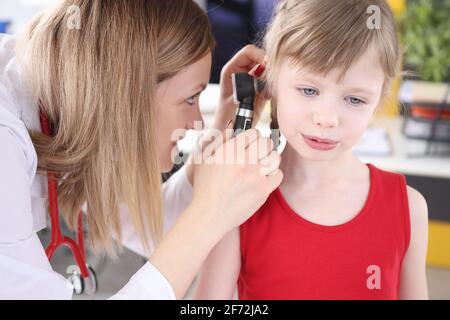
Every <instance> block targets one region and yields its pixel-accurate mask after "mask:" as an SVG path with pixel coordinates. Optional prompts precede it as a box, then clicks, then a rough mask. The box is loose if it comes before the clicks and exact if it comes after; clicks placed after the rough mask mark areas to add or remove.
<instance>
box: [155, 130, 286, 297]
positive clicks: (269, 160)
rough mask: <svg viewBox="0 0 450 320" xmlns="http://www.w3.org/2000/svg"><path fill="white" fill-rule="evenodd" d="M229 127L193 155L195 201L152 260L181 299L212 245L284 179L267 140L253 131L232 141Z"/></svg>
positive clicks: (277, 157)
mask: <svg viewBox="0 0 450 320" xmlns="http://www.w3.org/2000/svg"><path fill="white" fill-rule="evenodd" d="M228 128H229V130H227V131H226V132H225V133H221V131H219V130H212V131H216V132H218V135H217V136H216V137H217V140H214V141H212V142H210V143H205V144H203V143H200V144H199V147H198V148H197V150H195V151H194V152H195V155H194V156H193V157H192V158H191V159H192V160H193V161H194V163H193V164H191V166H193V167H195V170H194V171H193V172H195V174H194V179H193V181H194V197H193V200H192V202H191V204H190V205H189V207H188V208H187V209H186V210H185V211H184V212H183V214H182V215H181V216H180V218H179V219H178V221H177V223H176V224H175V226H173V227H172V229H171V230H170V232H169V233H168V235H167V236H166V237H165V238H164V239H163V240H162V242H161V243H160V244H159V245H158V247H157V248H156V249H155V251H154V252H153V254H152V256H151V257H150V262H151V263H152V264H153V266H154V267H155V268H156V269H157V270H159V271H160V272H161V273H162V274H163V275H164V276H165V279H167V281H168V282H169V283H170V284H171V286H172V288H173V291H174V293H175V296H176V298H179V299H181V298H183V297H184V295H185V293H186V291H187V290H188V288H189V286H190V285H191V283H192V280H193V279H194V277H195V276H196V275H197V274H198V272H199V270H200V268H201V266H202V264H203V262H204V261H205V259H206V258H207V256H208V255H209V253H210V252H211V250H212V249H213V248H214V247H215V246H216V244H217V243H218V242H219V241H220V240H221V239H222V238H223V237H224V236H225V235H226V234H227V233H228V232H230V231H231V230H232V229H234V228H236V227H238V226H240V225H241V224H242V223H244V222H245V221H247V220H248V219H249V218H250V217H251V216H252V215H253V214H254V213H255V212H256V211H257V210H258V209H259V208H260V207H261V206H262V205H263V204H264V203H265V201H266V200H267V198H268V196H269V195H270V194H271V193H272V192H273V190H275V189H276V188H277V187H278V186H279V185H280V183H281V181H282V179H283V174H282V173H281V171H280V170H279V169H278V167H279V164H280V156H279V154H278V153H277V152H273V151H272V147H273V144H272V141H271V140H270V139H268V138H263V137H262V136H261V134H260V133H259V132H258V131H257V130H254V129H252V130H249V131H246V132H244V133H242V134H240V135H238V136H237V137H235V138H233V137H232V135H233V130H232V128H233V125H232V123H231V125H230V126H229V127H228ZM239 158H240V159H239ZM221 159H222V161H221Z"/></svg>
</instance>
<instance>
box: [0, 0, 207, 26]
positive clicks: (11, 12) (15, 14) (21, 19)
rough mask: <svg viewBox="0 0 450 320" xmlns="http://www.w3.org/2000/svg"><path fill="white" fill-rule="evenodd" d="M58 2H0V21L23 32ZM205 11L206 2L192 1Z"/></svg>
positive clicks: (14, 0) (54, 0) (9, 0)
mask: <svg viewBox="0 0 450 320" xmlns="http://www.w3.org/2000/svg"><path fill="white" fill-rule="evenodd" d="M58 1H60V0H0V20H7V21H11V27H10V29H9V32H10V33H14V34H18V33H20V32H22V31H23V30H25V28H26V26H27V25H28V23H29V22H30V21H31V19H32V18H33V17H34V16H35V15H36V14H38V13H39V12H40V11H42V10H43V9H45V8H46V7H48V6H50V5H53V4H55V3H56V2H58ZM194 1H195V2H197V3H198V4H200V6H201V7H202V8H205V9H206V1H207V0H194Z"/></svg>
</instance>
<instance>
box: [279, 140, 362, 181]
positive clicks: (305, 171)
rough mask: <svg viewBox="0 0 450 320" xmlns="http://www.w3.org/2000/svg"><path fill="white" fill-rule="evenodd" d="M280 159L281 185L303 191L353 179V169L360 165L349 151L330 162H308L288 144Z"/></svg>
mask: <svg viewBox="0 0 450 320" xmlns="http://www.w3.org/2000/svg"><path fill="white" fill-rule="evenodd" d="M281 158H282V160H281V164H280V168H281V170H282V171H283V173H284V180H283V183H282V185H283V186H285V187H287V186H295V187H296V188H298V187H301V188H305V189H321V188H326V187H330V186H332V185H336V184H340V183H342V182H345V181H348V180H349V178H350V179H352V178H354V176H355V169H357V168H358V167H360V165H361V164H362V163H361V162H360V161H359V160H358V159H357V158H356V157H355V156H354V155H353V154H352V152H351V151H349V152H347V153H343V154H341V155H339V156H338V157H336V158H333V159H332V160H324V161H318V160H316V161H312V160H308V159H305V158H302V157H301V156H300V155H299V154H298V153H297V151H295V150H294V149H293V148H292V147H291V146H290V145H289V144H287V145H286V149H285V150H284V152H283V155H282V157H281Z"/></svg>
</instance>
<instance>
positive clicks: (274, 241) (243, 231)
mask: <svg viewBox="0 0 450 320" xmlns="http://www.w3.org/2000/svg"><path fill="white" fill-rule="evenodd" d="M369 7H370V8H369ZM372 14H374V15H372ZM372 18H374V19H379V21H378V22H379V26H380V27H379V28H376V27H373V26H372V25H371V23H370V22H374V20H371V19H372ZM376 22H377V21H375V24H376ZM265 46H266V50H267V55H268V57H267V58H268V72H267V79H268V84H269V88H270V89H269V90H270V92H271V94H272V97H273V109H274V110H273V113H272V128H277V127H278V125H279V128H280V129H281V132H282V133H283V135H284V136H285V137H286V140H287V145H286V148H285V150H284V152H283V154H282V163H281V169H282V171H283V173H284V177H285V178H284V180H283V182H282V184H281V185H280V187H279V188H278V189H277V190H275V191H274V192H273V193H272V194H271V196H270V197H269V199H268V200H267V202H266V203H265V204H264V205H263V206H262V207H261V208H260V209H259V210H258V211H257V213H256V214H255V215H254V216H253V217H251V218H250V219H249V220H248V221H247V222H246V223H245V224H244V225H242V226H241V228H240V229H239V230H238V229H236V230H234V231H232V232H231V233H229V234H228V235H227V236H226V237H225V238H224V239H223V240H222V241H221V242H220V243H219V244H218V245H217V246H216V247H215V249H214V251H212V252H211V254H210V255H209V257H208V259H207V260H206V262H205V264H204V267H203V270H202V272H201V274H200V277H199V283H198V288H197V292H196V298H199V299H230V298H232V297H233V294H234V292H235V288H236V285H237V289H238V296H239V299H250V300H259V299H427V298H428V292H427V283H426V276H425V257H426V248H427V204H426V201H425V199H424V198H423V197H422V195H421V194H420V193H419V192H417V191H416V190H414V189H413V188H411V187H409V186H407V185H406V181H405V178H404V176H402V175H400V174H396V173H391V172H386V171H383V170H381V169H378V168H377V167H375V166H374V165H371V164H367V165H366V164H364V163H362V162H361V161H360V160H359V159H358V158H356V157H355V156H354V155H353V154H352V147H353V146H355V145H356V144H357V142H358V140H359V139H360V138H361V136H362V134H363V132H364V130H365V129H366V128H367V126H368V125H369V122H370V120H371V117H372V116H373V115H374V113H375V112H376V111H377V109H378V108H379V107H380V106H381V105H382V104H383V102H384V100H385V97H386V96H387V94H388V89H389V88H390V84H391V81H392V79H393V78H395V77H396V76H397V75H398V74H399V72H400V63H401V53H400V49H399V44H398V41H397V37H396V30H395V21H394V19H393V16H392V13H391V11H390V9H389V7H388V5H387V4H386V2H385V1H383V0H370V1H369V0H367V1H366V0H360V1H353V0H341V1H333V0H322V1H317V0H291V1H281V2H280V4H279V5H278V7H277V12H276V15H275V17H274V19H273V21H272V23H271V25H270V27H269V30H268V32H267V34H266V38H265ZM255 188H258V186H255Z"/></svg>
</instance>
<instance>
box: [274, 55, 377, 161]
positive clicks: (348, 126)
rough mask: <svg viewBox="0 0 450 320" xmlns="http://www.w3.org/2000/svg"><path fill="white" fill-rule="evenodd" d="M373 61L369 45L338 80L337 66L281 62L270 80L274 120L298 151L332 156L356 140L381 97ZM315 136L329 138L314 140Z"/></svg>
mask: <svg viewBox="0 0 450 320" xmlns="http://www.w3.org/2000/svg"><path fill="white" fill-rule="evenodd" d="M377 61H378V60H377V59H376V57H375V55H374V54H373V53H372V52H371V51H370V50H368V51H367V52H366V53H365V54H364V55H363V56H362V57H361V58H360V59H359V60H358V61H356V62H355V63H354V64H352V66H351V67H350V69H349V70H348V72H347V73H346V75H345V77H344V78H343V79H342V81H340V82H339V81H338V78H339V75H340V72H339V71H340V70H337V69H335V70H332V71H331V72H330V73H329V74H327V75H326V76H321V75H318V74H316V73H312V72H309V71H308V70H307V69H306V68H303V67H302V66H300V67H298V66H294V65H293V64H292V61H291V60H289V59H285V61H283V62H282V64H281V66H280V70H279V73H278V76H277V81H276V86H275V96H276V98H277V108H278V123H279V125H280V129H281V131H282V133H283V135H284V136H285V137H286V139H287V142H288V144H289V145H290V146H291V147H292V148H293V149H294V150H295V151H297V153H298V154H299V155H300V156H301V157H303V158H305V159H308V160H319V161H323V160H330V159H334V158H335V157H336V156H337V155H338V154H342V153H343V152H346V151H350V152H351V149H352V147H353V146H355V145H356V144H357V143H358V142H359V139H360V138H361V136H362V134H363V132H364V130H365V129H366V128H367V126H368V125H369V122H370V119H371V116H372V115H373V113H374V111H375V110H376V108H377V106H378V105H379V103H380V101H381V95H382V89H383V83H384V79H385V77H384V73H383V70H382V68H381V66H379V64H378V63H377ZM314 138H319V139H326V140H332V141H328V142H329V144H327V145H323V144H319V145H318V144H317V143H316V142H315V140H316V139H314Z"/></svg>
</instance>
